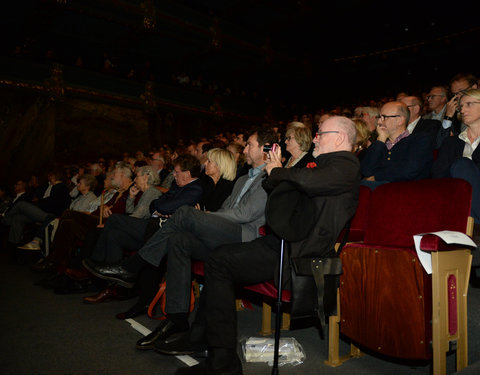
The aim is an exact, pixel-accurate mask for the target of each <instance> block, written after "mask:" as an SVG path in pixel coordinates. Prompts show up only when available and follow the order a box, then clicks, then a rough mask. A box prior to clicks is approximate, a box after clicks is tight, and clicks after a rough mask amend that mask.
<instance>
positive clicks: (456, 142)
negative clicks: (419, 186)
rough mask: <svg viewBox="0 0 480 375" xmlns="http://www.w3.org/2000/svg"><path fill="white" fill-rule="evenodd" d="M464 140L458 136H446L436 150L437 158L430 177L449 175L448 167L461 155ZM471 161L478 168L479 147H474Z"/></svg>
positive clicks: (479, 164) (479, 165) (479, 160)
mask: <svg viewBox="0 0 480 375" xmlns="http://www.w3.org/2000/svg"><path fill="white" fill-rule="evenodd" d="M464 147H465V142H464V141H462V140H461V139H460V138H458V136H453V137H447V138H446V139H445V141H444V142H443V143H442V147H440V150H439V151H438V157H437V160H435V163H433V168H432V177H433V178H444V177H450V167H451V165H452V163H453V162H454V161H455V160H458V159H460V158H462V157H463V149H464ZM472 161H473V162H474V163H475V164H476V165H477V167H479V168H480V147H477V148H476V149H475V152H474V153H473V155H472Z"/></svg>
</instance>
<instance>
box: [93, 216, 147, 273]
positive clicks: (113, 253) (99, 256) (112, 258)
mask: <svg viewBox="0 0 480 375" xmlns="http://www.w3.org/2000/svg"><path fill="white" fill-rule="evenodd" d="M148 222H149V220H148V219H137V218H135V217H130V216H127V215H123V214H113V215H112V216H110V217H109V218H108V220H107V222H106V223H105V227H104V228H103V230H102V234H101V235H100V237H99V239H98V241H97V243H96V245H95V248H94V249H93V252H92V255H91V258H92V259H93V260H94V261H97V262H104V263H106V264H118V263H119V262H120V261H121V260H122V259H123V252H124V251H136V250H138V249H140V247H142V245H143V240H144V234H145V230H146V229H147V227H148Z"/></svg>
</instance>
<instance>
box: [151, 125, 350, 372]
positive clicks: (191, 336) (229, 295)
mask: <svg viewBox="0 0 480 375" xmlns="http://www.w3.org/2000/svg"><path fill="white" fill-rule="evenodd" d="M355 138H356V129H355V125H354V123H353V122H352V121H351V120H350V119H348V118H346V117H342V116H334V117H330V118H329V119H327V120H326V121H325V122H324V123H323V124H322V125H321V126H320V128H319V132H318V133H317V135H316V137H315V139H314V141H313V142H314V144H315V148H314V150H313V156H314V157H315V163H311V164H315V165H310V167H313V168H309V167H308V166H307V168H282V164H281V155H280V150H277V151H275V152H273V151H270V152H269V158H268V160H267V161H266V164H267V165H266V167H265V171H266V173H267V174H268V175H269V177H268V179H267V180H266V183H268V185H269V187H273V188H274V190H273V191H272V193H271V194H270V197H269V204H268V206H267V212H269V210H270V208H273V210H274V211H275V212H279V214H278V215H271V216H270V215H269V217H272V216H273V217H274V219H275V222H276V224H275V228H278V227H285V228H286V230H287V232H288V233H294V234H295V233H296V232H297V231H300V232H305V236H304V237H302V239H299V240H293V239H292V240H291V242H290V249H291V252H290V257H292V258H296V257H300V258H310V257H312V256H314V257H320V258H325V257H333V256H334V255H335V251H334V245H335V242H336V240H337V238H338V236H339V234H340V232H341V230H342V229H343V227H344V226H345V224H346V222H347V221H348V220H349V219H350V218H351V217H352V216H353V215H354V213H355V209H356V205H357V201H358V191H359V183H360V165H359V162H358V159H357V157H356V156H355V155H354V154H353V153H352V149H353V145H354V143H355ZM285 185H287V187H293V190H290V191H285V190H284V186H285ZM279 191H280V192H279ZM279 193H280V194H279ZM284 193H287V194H284ZM298 194H301V195H304V196H305V200H306V201H307V202H306V203H305V205H303V206H297V207H295V206H296V204H295V203H294V204H293V205H292V203H291V202H290V203H289V200H290V201H293V200H294V197H298ZM274 195H277V197H280V196H281V199H280V200H276V201H275V202H272V197H273V196H274ZM279 202H284V203H285V204H283V205H282V204H279ZM304 202H305V201H304ZM270 206H272V207H270ZM279 206H280V207H279ZM288 206H291V207H290V208H293V211H295V209H296V208H298V210H297V213H295V212H293V211H291V213H292V214H293V216H292V215H289V214H288V213H287V211H289V208H288ZM312 206H313V207H312ZM309 208H311V209H310V210H309ZM304 209H305V211H304ZM307 211H309V212H310V214H307ZM297 215H298V216H297ZM293 217H295V218H296V219H292V218H293ZM307 223H310V224H311V227H310V226H309V225H307ZM269 225H270V226H272V222H271V221H269ZM303 227H308V230H307V231H305V230H304V228H303ZM272 229H273V228H272ZM273 230H274V233H276V234H269V235H267V236H264V237H261V238H258V239H256V240H254V241H251V242H248V243H235V244H228V245H222V246H220V247H218V248H217V249H215V252H213V253H212V255H210V257H209V259H208V261H207V262H206V264H205V288H204V291H203V292H202V296H201V301H200V307H199V311H198V312H197V315H196V317H195V322H194V323H193V324H192V328H191V330H190V331H189V333H188V334H184V335H179V336H180V337H178V338H175V339H174V338H170V339H167V340H162V341H160V340H159V342H157V343H156V345H155V350H156V351H157V352H160V353H162V354H171V355H177V354H191V353H193V352H195V351H198V350H200V349H205V348H206V347H208V357H207V360H206V361H205V362H203V363H200V364H199V365H197V366H194V367H190V368H181V369H179V370H178V371H177V372H176V374H177V375H186V374H191V375H194V374H197V375H199V374H209V375H214V374H230V375H234V374H235V375H240V374H242V365H241V361H240V359H239V358H238V356H237V326H236V311H235V286H236V285H238V284H241V285H242V284H243V285H248V284H257V283H261V282H265V281H269V280H272V279H273V278H274V276H275V274H276V273H277V271H278V260H279V253H280V242H281V239H280V237H281V236H282V235H281V234H280V233H277V232H278V231H277V229H273ZM284 233H285V232H284ZM294 237H295V235H294ZM282 238H284V237H283V236H282Z"/></svg>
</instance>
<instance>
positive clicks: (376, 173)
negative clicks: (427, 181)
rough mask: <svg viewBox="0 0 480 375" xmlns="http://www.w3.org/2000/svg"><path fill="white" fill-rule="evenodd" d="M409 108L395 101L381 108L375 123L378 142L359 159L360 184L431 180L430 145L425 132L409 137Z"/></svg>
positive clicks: (431, 159) (372, 184)
mask: <svg viewBox="0 0 480 375" xmlns="http://www.w3.org/2000/svg"><path fill="white" fill-rule="evenodd" d="M409 119H410V111H409V110H408V107H407V106H406V105H405V104H404V103H402V102H398V101H393V102H389V103H386V104H384V105H383V107H382V108H381V110H380V118H379V120H378V128H377V132H378V138H377V140H376V141H375V142H373V143H372V144H371V145H370V147H369V148H368V149H367V152H366V154H365V157H364V158H363V159H362V176H363V177H364V179H363V181H362V184H363V185H366V186H369V187H370V188H375V187H377V186H378V185H381V184H384V183H387V182H395V181H409V180H419V179H422V178H428V177H430V169H431V166H432V163H433V141H432V138H431V137H430V136H429V135H428V134H427V133H425V132H418V133H416V134H410V133H409V131H408V130H407V124H408V123H409Z"/></svg>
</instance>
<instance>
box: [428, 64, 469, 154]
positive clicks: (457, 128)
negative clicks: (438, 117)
mask: <svg viewBox="0 0 480 375" xmlns="http://www.w3.org/2000/svg"><path fill="white" fill-rule="evenodd" d="M477 88H478V85H477V77H475V76H474V75H473V74H463V73H459V74H456V75H455V76H453V78H452V79H451V80H450V94H451V95H452V97H451V99H450V100H449V101H448V102H447V105H446V110H445V116H444V117H443V120H442V128H441V129H440V131H439V133H438V138H437V145H438V146H440V145H441V144H442V142H443V140H444V139H445V138H446V137H448V136H449V135H458V134H460V133H461V132H463V131H464V130H465V129H466V127H467V126H466V124H465V123H463V122H462V121H461V119H460V117H459V112H458V105H459V104H460V98H461V97H462V95H463V94H464V93H465V91H467V90H470V89H477Z"/></svg>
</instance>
